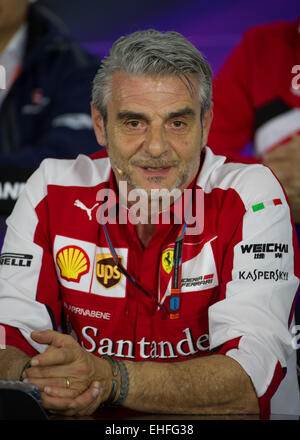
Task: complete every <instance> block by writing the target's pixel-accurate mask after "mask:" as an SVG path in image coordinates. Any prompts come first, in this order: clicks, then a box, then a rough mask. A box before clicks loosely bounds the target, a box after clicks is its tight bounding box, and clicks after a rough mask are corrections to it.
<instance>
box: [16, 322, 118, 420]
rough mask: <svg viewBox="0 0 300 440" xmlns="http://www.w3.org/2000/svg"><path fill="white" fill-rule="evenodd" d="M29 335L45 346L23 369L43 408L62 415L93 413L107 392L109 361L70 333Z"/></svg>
mask: <svg viewBox="0 0 300 440" xmlns="http://www.w3.org/2000/svg"><path fill="white" fill-rule="evenodd" d="M31 337H32V339H33V340H34V341H36V342H38V343H39V344H47V345H48V347H47V349H46V350H45V352H44V353H42V354H38V355H37V356H34V357H33V358H32V359H31V367H30V368H28V369H26V370H25V372H24V381H26V382H30V383H32V384H35V385H37V386H38V388H39V389H40V391H41V398H42V405H43V406H44V408H46V409H47V410H49V411H51V412H55V413H59V414H62V415H64V416H73V415H79V416H81V415H90V414H92V413H93V412H94V411H95V410H96V409H97V407H98V406H99V405H100V403H101V402H102V401H103V398H104V396H105V395H108V394H109V383H110V382H111V381H110V374H111V372H110V370H109V365H108V362H107V361H105V360H103V359H99V358H97V357H95V356H94V355H92V354H91V353H88V352H87V351H85V350H84V349H83V348H82V347H80V345H79V344H78V343H77V342H76V341H75V340H74V339H73V338H72V337H71V336H69V335H65V334H61V333H58V332H56V331H52V330H46V331H43V332H33V333H32V334H31Z"/></svg>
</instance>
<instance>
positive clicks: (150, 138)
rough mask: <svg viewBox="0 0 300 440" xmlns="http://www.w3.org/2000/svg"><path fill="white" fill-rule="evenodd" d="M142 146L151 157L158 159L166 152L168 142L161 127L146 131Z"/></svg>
mask: <svg viewBox="0 0 300 440" xmlns="http://www.w3.org/2000/svg"><path fill="white" fill-rule="evenodd" d="M144 146H145V148H146V150H147V151H148V153H149V154H150V155H151V156H152V157H159V156H161V155H162V154H163V153H165V152H166V151H167V150H168V141H167V139H166V136H165V133H164V129H163V128H162V127H151V129H150V130H148V133H147V137H146V139H145V143H144Z"/></svg>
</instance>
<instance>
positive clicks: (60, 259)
mask: <svg viewBox="0 0 300 440" xmlns="http://www.w3.org/2000/svg"><path fill="white" fill-rule="evenodd" d="M56 262H57V264H58V267H59V269H60V276H61V277H62V278H64V279H65V280H67V281H73V282H75V283H79V281H80V278H81V277H82V275H84V274H86V273H87V272H88V271H89V270H90V260H89V257H88V256H87V254H86V252H85V251H84V250H83V249H81V248H80V247H78V246H66V247H64V248H62V249H60V250H59V251H58V253H57V254H56Z"/></svg>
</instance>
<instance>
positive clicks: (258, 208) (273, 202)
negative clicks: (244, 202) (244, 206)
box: [252, 199, 282, 212]
mask: <svg viewBox="0 0 300 440" xmlns="http://www.w3.org/2000/svg"><path fill="white" fill-rule="evenodd" d="M276 205H282V201H281V199H272V200H268V201H267V202H260V203H257V204H256V205H252V211H253V212H257V211H261V210H262V209H264V208H266V207H267V206H276Z"/></svg>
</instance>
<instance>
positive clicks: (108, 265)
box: [96, 254, 123, 289]
mask: <svg viewBox="0 0 300 440" xmlns="http://www.w3.org/2000/svg"><path fill="white" fill-rule="evenodd" d="M118 258H119V260H120V262H121V264H123V257H120V256H119V255H118ZM96 277H97V280H98V282H99V283H100V284H101V286H103V287H105V289H110V288H112V287H115V286H116V285H117V284H119V283H120V281H121V279H122V274H121V272H120V271H119V269H118V266H117V265H116V263H115V262H114V259H113V257H112V256H111V254H98V255H97V256H96Z"/></svg>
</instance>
